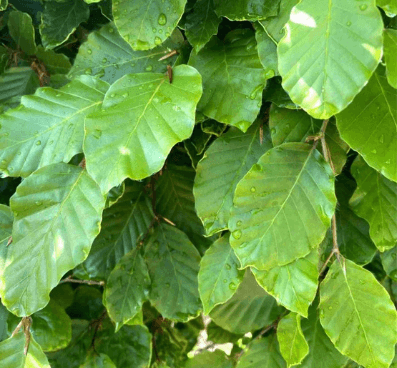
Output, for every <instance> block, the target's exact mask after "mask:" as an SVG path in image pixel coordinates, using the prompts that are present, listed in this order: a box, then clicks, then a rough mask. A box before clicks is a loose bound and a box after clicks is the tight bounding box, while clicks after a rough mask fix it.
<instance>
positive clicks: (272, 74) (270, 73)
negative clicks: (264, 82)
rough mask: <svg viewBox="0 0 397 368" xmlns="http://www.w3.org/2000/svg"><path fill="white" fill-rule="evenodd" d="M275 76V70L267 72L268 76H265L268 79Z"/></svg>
mask: <svg viewBox="0 0 397 368" xmlns="http://www.w3.org/2000/svg"><path fill="white" fill-rule="evenodd" d="M274 75H275V73H274V70H273V69H269V70H268V71H267V72H266V74H265V76H266V78H267V79H270V78H273V77H274Z"/></svg>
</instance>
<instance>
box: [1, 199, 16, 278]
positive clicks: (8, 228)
mask: <svg viewBox="0 0 397 368" xmlns="http://www.w3.org/2000/svg"><path fill="white" fill-rule="evenodd" d="M13 221H14V215H13V213H12V211H11V209H10V207H8V206H4V205H3V204H0V275H1V273H2V271H3V270H4V267H5V264H6V258H7V251H8V246H7V244H8V241H9V239H10V236H11V232H12V223H13Z"/></svg>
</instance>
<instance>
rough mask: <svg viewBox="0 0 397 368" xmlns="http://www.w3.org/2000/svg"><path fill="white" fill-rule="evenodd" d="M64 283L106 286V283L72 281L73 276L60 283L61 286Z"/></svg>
mask: <svg viewBox="0 0 397 368" xmlns="http://www.w3.org/2000/svg"><path fill="white" fill-rule="evenodd" d="M64 282H73V283H75V284H87V285H99V286H104V285H105V281H94V280H78V279H72V276H68V277H67V278H66V279H63V280H61V281H59V283H60V284H62V283H64Z"/></svg>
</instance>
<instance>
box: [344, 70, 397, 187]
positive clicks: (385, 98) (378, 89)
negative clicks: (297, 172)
mask: <svg viewBox="0 0 397 368" xmlns="http://www.w3.org/2000/svg"><path fill="white" fill-rule="evenodd" d="M383 70H384V69H383V68H379V69H378V70H377V71H376V72H375V73H374V75H373V76H372V78H371V79H370V80H369V82H368V84H367V85H366V86H365V87H364V89H363V90H362V91H361V93H360V94H359V95H358V96H357V97H356V98H355V99H354V101H353V102H352V103H351V104H350V105H349V106H348V107H347V108H346V109H345V110H344V111H342V112H341V113H340V114H338V115H337V116H336V123H337V126H338V129H339V132H340V134H341V137H342V138H343V139H344V140H345V141H346V142H347V143H348V144H349V145H350V147H352V148H353V149H354V150H356V151H358V153H359V154H360V155H361V156H363V157H364V159H365V161H367V163H368V164H369V165H370V166H372V167H373V168H374V169H376V170H378V171H379V172H380V173H381V174H382V175H384V176H386V177H387V178H388V179H390V180H393V181H397V105H396V104H395V101H396V98H397V90H396V89H394V88H393V87H391V86H390V85H389V83H388V82H387V80H386V77H385V76H384V75H383Z"/></svg>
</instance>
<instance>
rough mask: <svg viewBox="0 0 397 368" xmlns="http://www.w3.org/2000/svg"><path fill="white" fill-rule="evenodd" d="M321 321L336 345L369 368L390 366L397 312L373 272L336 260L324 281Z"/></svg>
mask: <svg viewBox="0 0 397 368" xmlns="http://www.w3.org/2000/svg"><path fill="white" fill-rule="evenodd" d="M320 291H321V301H320V306H319V308H320V321H321V324H322V326H323V327H324V330H325V332H326V333H327V335H328V336H329V338H330V339H331V341H332V342H333V343H334V345H335V346H336V348H337V349H338V350H339V351H340V352H341V353H342V354H344V355H346V356H348V357H349V358H351V359H353V360H355V361H356V362H357V363H358V364H361V365H363V366H365V367H368V368H375V367H379V368H388V367H389V366H390V364H391V362H392V360H393V357H394V345H395V344H396V343H397V312H396V310H395V307H394V305H393V303H392V301H391V300H390V297H389V295H388V293H387V291H386V290H385V289H384V288H383V287H382V286H381V285H380V284H379V283H378V281H377V280H376V279H375V277H374V276H373V275H372V274H371V272H369V271H367V270H366V269H364V268H362V267H360V266H357V265H356V264H354V263H353V262H351V261H349V260H347V259H346V260H343V259H342V261H341V262H339V261H335V262H334V263H333V265H332V266H331V269H330V271H329V272H328V274H327V276H326V278H325V280H324V281H323V282H322V284H321V288H320Z"/></svg>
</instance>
